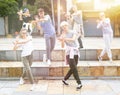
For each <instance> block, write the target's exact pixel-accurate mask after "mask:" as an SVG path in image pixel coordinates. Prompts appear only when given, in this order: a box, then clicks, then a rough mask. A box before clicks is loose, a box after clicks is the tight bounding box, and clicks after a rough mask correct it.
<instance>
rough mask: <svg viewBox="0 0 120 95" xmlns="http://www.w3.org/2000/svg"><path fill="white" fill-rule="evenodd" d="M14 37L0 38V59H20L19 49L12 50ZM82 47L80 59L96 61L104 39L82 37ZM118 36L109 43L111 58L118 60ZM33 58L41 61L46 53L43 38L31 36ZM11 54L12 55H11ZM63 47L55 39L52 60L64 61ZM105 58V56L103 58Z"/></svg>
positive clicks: (119, 52) (119, 49)
mask: <svg viewBox="0 0 120 95" xmlns="http://www.w3.org/2000/svg"><path fill="white" fill-rule="evenodd" d="M14 40H15V38H1V39H0V61H21V57H20V53H21V50H20V49H19V50H17V51H13V43H12V42H13V41H14ZM82 41H83V46H84V48H83V49H81V50H80V55H81V57H80V61H96V60H97V56H98V55H99V54H100V52H101V50H102V48H103V47H104V41H103V39H102V38H101V37H100V38H98V37H97V38H95V37H90V38H88V37H85V38H84V39H82ZM119 41H120V38H114V39H113V42H112V44H111V48H112V54H113V60H120V44H118V43H119ZM33 46H34V49H35V50H34V52H33V60H34V61H42V59H43V54H45V53H46V51H45V48H46V45H45V39H44V38H33ZM11 55H12V56H11ZM64 59H65V49H64V48H61V43H60V41H58V40H56V45H55V49H54V51H53V52H52V60H53V61H64ZM103 59H105V60H107V59H108V58H107V56H106V55H105V56H104V58H103Z"/></svg>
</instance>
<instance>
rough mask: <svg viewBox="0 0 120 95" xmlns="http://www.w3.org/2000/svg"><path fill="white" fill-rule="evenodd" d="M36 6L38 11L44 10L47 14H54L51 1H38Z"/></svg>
mask: <svg viewBox="0 0 120 95" xmlns="http://www.w3.org/2000/svg"><path fill="white" fill-rule="evenodd" d="M34 6H37V9H39V8H43V9H44V10H45V12H46V13H47V14H49V15H51V14H52V12H51V1H50V0H36V1H35V5H34Z"/></svg>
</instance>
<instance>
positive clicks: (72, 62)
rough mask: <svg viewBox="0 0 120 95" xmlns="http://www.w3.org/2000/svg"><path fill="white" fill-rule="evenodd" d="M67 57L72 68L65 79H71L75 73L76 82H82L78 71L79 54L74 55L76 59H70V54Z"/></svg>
mask: <svg viewBox="0 0 120 95" xmlns="http://www.w3.org/2000/svg"><path fill="white" fill-rule="evenodd" d="M66 58H67V61H68V64H69V67H70V70H69V71H68V73H67V74H66V76H65V77H64V80H67V79H69V77H70V76H71V75H72V74H73V76H74V78H75V80H76V82H77V83H78V84H81V81H80V78H79V75H78V71H77V64H78V55H74V59H70V58H69V55H67V57H66Z"/></svg>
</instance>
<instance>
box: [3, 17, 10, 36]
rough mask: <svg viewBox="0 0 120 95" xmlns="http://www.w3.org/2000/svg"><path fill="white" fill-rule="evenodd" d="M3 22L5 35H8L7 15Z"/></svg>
mask: <svg viewBox="0 0 120 95" xmlns="http://www.w3.org/2000/svg"><path fill="white" fill-rule="evenodd" d="M4 22H5V35H8V34H9V33H8V16H6V17H5V18H4Z"/></svg>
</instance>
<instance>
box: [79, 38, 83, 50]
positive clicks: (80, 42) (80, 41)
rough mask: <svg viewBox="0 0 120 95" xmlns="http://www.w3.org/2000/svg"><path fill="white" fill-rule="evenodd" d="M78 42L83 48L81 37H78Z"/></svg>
mask: <svg viewBox="0 0 120 95" xmlns="http://www.w3.org/2000/svg"><path fill="white" fill-rule="evenodd" d="M78 42H79V46H80V48H83V43H82V40H81V37H79V38H78Z"/></svg>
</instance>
